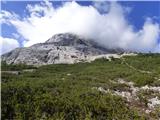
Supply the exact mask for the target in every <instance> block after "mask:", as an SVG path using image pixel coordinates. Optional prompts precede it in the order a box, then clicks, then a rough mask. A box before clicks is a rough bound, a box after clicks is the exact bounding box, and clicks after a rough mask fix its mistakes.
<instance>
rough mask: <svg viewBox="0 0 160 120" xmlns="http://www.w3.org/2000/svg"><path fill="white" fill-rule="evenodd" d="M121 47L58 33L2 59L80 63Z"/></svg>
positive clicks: (17, 49) (9, 61) (113, 51)
mask: <svg viewBox="0 0 160 120" xmlns="http://www.w3.org/2000/svg"><path fill="white" fill-rule="evenodd" d="M121 52H122V50H121V49H107V48H104V47H102V46H100V45H98V44H97V43H95V42H94V41H93V40H88V39H85V38H83V37H82V36H78V35H75V34H71V33H62V34H56V35H54V36H53V37H51V38H50V39H48V40H47V41H46V42H44V43H38V44H34V45H32V46H30V47H22V48H16V49H14V50H12V51H10V52H8V53H6V54H4V55H2V61H6V62H7V63H8V64H27V65H37V66H40V65H46V64H59V63H69V64H70V63H78V62H82V61H89V60H90V58H91V57H93V56H97V55H102V54H108V53H110V54H111V53H121Z"/></svg>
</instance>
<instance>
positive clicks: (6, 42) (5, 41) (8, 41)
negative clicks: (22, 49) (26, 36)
mask: <svg viewBox="0 0 160 120" xmlns="http://www.w3.org/2000/svg"><path fill="white" fill-rule="evenodd" d="M17 47H19V43H18V42H17V40H15V39H12V38H3V37H1V36H0V55H1V54H4V53H7V52H9V51H11V50H13V49H15V48H17Z"/></svg>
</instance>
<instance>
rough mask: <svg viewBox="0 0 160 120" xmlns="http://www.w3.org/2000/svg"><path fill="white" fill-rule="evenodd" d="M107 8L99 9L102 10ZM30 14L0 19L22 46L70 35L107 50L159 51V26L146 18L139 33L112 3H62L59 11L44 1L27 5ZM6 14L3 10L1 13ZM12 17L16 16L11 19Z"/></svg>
mask: <svg viewBox="0 0 160 120" xmlns="http://www.w3.org/2000/svg"><path fill="white" fill-rule="evenodd" d="M106 5H110V6H108V8H106V9H103V7H106ZM95 6H96V7H99V6H101V7H102V9H103V10H107V13H105V14H100V13H99V11H98V10H97V9H96V8H95ZM27 9H28V11H29V12H30V15H29V16H27V17H25V18H23V19H20V18H19V16H18V15H15V14H14V13H12V15H11V14H9V13H7V14H8V16H10V17H8V18H7V19H6V17H4V16H5V15H3V20H4V21H5V22H7V23H10V24H11V25H13V26H14V27H15V28H16V30H17V32H18V34H20V35H21V36H23V37H24V38H25V39H26V41H24V46H30V45H33V44H35V43H39V42H45V41H46V40H47V39H49V38H50V37H51V36H53V35H54V34H57V33H63V32H72V33H75V34H78V35H82V36H84V37H86V38H90V39H94V40H95V41H96V42H98V43H99V44H101V45H103V46H105V47H107V48H123V49H127V50H133V51H140V52H148V51H157V50H159V43H158V39H159V38H160V36H159V35H160V25H159V24H158V23H154V22H153V21H152V20H151V19H146V22H145V23H144V26H143V28H142V29H141V30H139V31H134V29H133V28H134V26H133V25H131V24H129V23H128V21H127V19H126V18H125V16H126V13H127V12H128V8H126V7H122V6H121V5H120V4H118V3H116V2H111V3H110V4H102V3H100V4H97V3H96V5H94V6H91V5H90V6H81V5H79V4H77V3H76V2H66V3H65V4H64V5H63V6H61V7H59V8H54V7H52V5H51V3H50V2H48V1H45V2H42V3H41V4H36V5H34V6H33V5H28V6H27ZM5 12H7V11H5ZM13 16H16V17H13Z"/></svg>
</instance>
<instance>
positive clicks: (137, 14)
mask: <svg viewBox="0 0 160 120" xmlns="http://www.w3.org/2000/svg"><path fill="white" fill-rule="evenodd" d="M29 4H30V5H31V6H32V8H33V6H34V5H36V4H40V2H37V1H36V2H32V1H7V2H1V10H3V11H7V12H9V13H15V14H16V15H18V18H17V19H18V21H23V19H25V18H28V16H30V15H31V11H28V10H27V9H26V7H27V6H28V5H29ZM50 4H52V7H53V8H54V9H59V8H61V7H63V5H64V4H65V3H64V2H60V1H56V2H50ZM76 4H78V5H79V6H93V7H94V8H95V9H97V10H98V12H99V14H101V15H103V14H108V13H109V12H110V11H103V9H101V8H100V7H103V8H106V7H108V6H109V5H110V3H109V2H103V6H101V4H99V3H98V4H97V2H96V3H95V2H92V1H78V2H76ZM95 4H96V5H98V7H95V6H96V5H95ZM116 4H118V5H119V6H120V7H121V8H123V11H122V12H124V13H123V15H122V16H120V18H121V17H123V18H124V19H125V24H128V26H127V27H126V29H130V26H132V30H130V31H134V33H135V36H136V34H140V33H138V32H140V31H141V30H142V31H143V28H144V24H145V22H146V20H147V19H151V21H152V22H150V24H151V23H152V25H160V2H159V1H157V2H155V1H154V2H152V1H150V2H145V1H141V2H138V1H134V2H131V1H123V2H117V3H116ZM42 6H43V5H42ZM77 7H78V6H77ZM121 8H120V9H121ZM116 14H121V13H116ZM117 16H119V15H117ZM3 17H4V16H3ZM41 17H44V16H41ZM107 18H109V17H107ZM7 19H8V18H7ZM9 19H10V18H9ZM82 19H83V18H82ZM115 19H116V18H115ZM53 20H54V19H53ZM4 21H7V20H6V17H4ZM8 21H9V20H8ZM63 21H66V20H65V19H64V20H63ZM95 23H96V22H95ZM120 24H123V22H122V23H120ZM124 26H126V25H124ZM123 28H124V29H125V27H123ZM19 29H20V28H18V27H17V26H16V25H14V24H12V23H9V24H8V23H6V22H2V26H1V38H2V39H3V38H9V39H10V38H11V39H15V40H16V41H17V42H18V44H19V47H22V46H25V43H26V42H27V41H32V40H30V39H29V38H28V39H27V40H26V37H25V35H24V34H25V33H24V34H23V33H22V32H20V30H19ZM21 29H22V28H21ZM33 29H34V28H33ZM84 29H85V28H84ZM158 29H159V28H158ZM34 31H35V30H34ZM124 31H125V30H124ZM136 32H137V33H136ZM55 33H56V32H55ZM78 33H79V32H78ZM80 33H82V32H80ZM106 34H108V33H106ZM53 35H54V33H53ZM155 35H156V34H155ZM16 36H18V37H16ZM88 36H89V35H88ZM35 38H36V37H35ZM99 38H101V37H99ZM141 38H142V37H141ZM151 38H156V39H157V40H156V44H157V45H158V43H159V42H157V41H159V37H154V36H153V37H151ZM106 39H107V38H106ZM113 39H114V38H113ZM3 41H4V40H3ZM24 41H25V42H24ZM44 41H45V40H44ZM111 41H112V40H111ZM126 41H127V40H126ZM40 42H41V41H40ZM102 42H105V41H104V40H102ZM102 42H101V44H102ZM112 42H114V41H112ZM115 42H116V41H115ZM32 43H38V40H37V42H35V41H34V42H32ZM32 43H31V44H29V45H32ZM127 44H129V43H127ZM130 44H133V43H130ZM153 44H154V43H153ZM2 45H3V44H2ZM3 46H4V45H3ZM114 46H116V47H117V46H118V47H119V46H120V47H121V46H122V45H114ZM134 46H135V45H134ZM134 46H133V47H134ZM4 47H5V46H4ZM122 47H123V46H122ZM133 47H132V48H131V49H133V50H136V49H134V48H133ZM140 47H143V45H141V46H140ZM144 47H145V46H144ZM153 47H154V46H152V47H150V46H147V47H146V48H145V49H144V51H148V50H151V51H152V49H153ZM155 47H159V45H158V46H155ZM6 48H7V47H6ZM126 49H130V48H126ZM156 49H159V48H156ZM141 50H142V51H143V49H141V48H138V51H141Z"/></svg>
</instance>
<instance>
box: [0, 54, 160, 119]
mask: <svg viewBox="0 0 160 120" xmlns="http://www.w3.org/2000/svg"><path fill="white" fill-rule="evenodd" d="M1 68H2V69H1V71H2V78H1V79H2V80H1V108H2V110H1V111H2V115H1V118H2V119H3V120H8V119H9V120H11V119H15V120H36V119H37V120H39V119H44V120H146V119H147V120H150V119H153V120H154V119H155V120H157V119H159V118H160V106H159V105H158V104H157V105H156V106H155V107H154V108H149V107H148V105H149V103H150V102H149V99H150V98H154V97H156V98H157V99H160V93H159V92H156V91H153V90H149V89H148V90H145V89H143V90H141V88H143V87H144V86H146V85H147V86H152V87H154V88H156V87H160V54H139V55H137V56H124V57H122V58H120V59H117V58H112V59H111V61H109V60H107V59H104V58H101V59H96V60H95V61H92V62H90V63H88V62H85V63H82V62H80V63H76V64H51V65H44V66H41V67H34V66H31V65H30V66H28V65H24V64H17V65H12V64H10V65H8V64H6V63H5V62H2V63H1ZM31 69H32V71H29V70H31ZM6 71H18V72H19V74H12V72H6ZM119 79H122V80H124V81H125V82H118V80H119ZM126 83H134V87H135V88H137V89H138V88H139V89H140V91H139V92H138V93H137V98H138V100H132V99H131V100H129V101H128V100H127V98H126V97H124V96H123V95H118V94H116V93H117V92H119V93H120V92H122V91H127V92H130V91H131V89H130V84H126ZM133 99H134V98H133ZM147 110H148V111H150V112H147Z"/></svg>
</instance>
